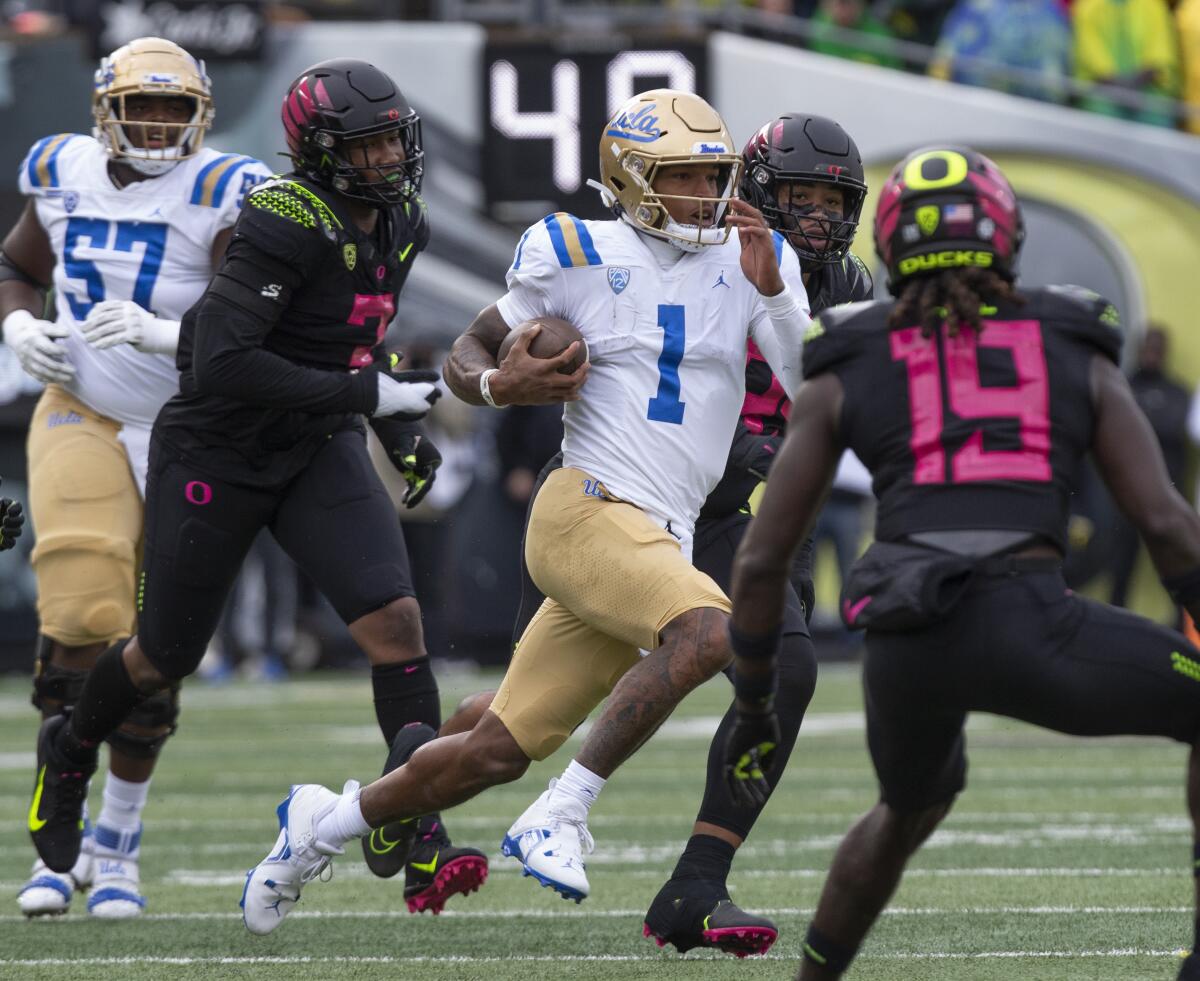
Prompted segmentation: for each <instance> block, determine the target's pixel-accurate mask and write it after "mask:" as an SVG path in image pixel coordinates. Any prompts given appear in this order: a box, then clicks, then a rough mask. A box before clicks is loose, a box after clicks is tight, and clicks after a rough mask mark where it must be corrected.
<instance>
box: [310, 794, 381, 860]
mask: <svg viewBox="0 0 1200 981" xmlns="http://www.w3.org/2000/svg"><path fill="white" fill-rule="evenodd" d="M361 795H362V788H356V789H355V790H354V791H353V792H352V793H348V794H347V793H343V794H342V795H341V796H340V797H339V798H338V802H337V804H335V805H334V808H333V810H332V811H330V812H329V813H328V814H326V815H325V816H324V817H323V818H321V819H320V820H319V821H318V822H317V827H316V832H317V838H318V839H319V840H320V841H323V842H325V844H327V845H336V846H338V847H339V848H340V847H341V846H342V845H344V844H345V843H346V842H348V841H350V840H351V839H352V838H362V837H363V836H364V835H369V834H370V833H371V826H370V825H369V824H367V820H366V818H364V817H363V815H362V806H361V805H360V804H359V802H358V799H359V797H360V796H361Z"/></svg>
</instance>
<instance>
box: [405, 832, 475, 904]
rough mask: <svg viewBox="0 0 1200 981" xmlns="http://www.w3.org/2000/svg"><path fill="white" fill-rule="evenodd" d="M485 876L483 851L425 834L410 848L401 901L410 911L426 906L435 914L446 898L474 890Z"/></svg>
mask: <svg viewBox="0 0 1200 981" xmlns="http://www.w3.org/2000/svg"><path fill="white" fill-rule="evenodd" d="M487 877H488V860H487V856H486V855H484V854H483V852H481V851H478V850H477V849H474V848H458V847H457V846H455V845H452V844H450V841H449V839H443V840H441V841H439V840H438V839H437V838H436V837H427V838H426V839H425V840H423V841H421V842H419V843H418V844H417V845H416V846H415V847H414V848H413V850H412V854H411V855H410V856H409V859H408V864H407V865H406V866H405V868H404V901H405V903H406V904H407V905H408V911H409V912H410V913H424V912H425V911H426V910H429V912H431V913H433V914H434V916H436V915H437V914H438V913H440V912H441V911H442V909H443V908H444V907H445V905H446V900H447V899H449V898H450V897H451V896H458V895H463V896H465V895H467V894H469V893H473V892H476V891H477V890H478V889H479V887H480V886H482V885H483V884H484V883H485V882H487Z"/></svg>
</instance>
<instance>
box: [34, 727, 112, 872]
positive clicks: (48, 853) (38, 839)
mask: <svg viewBox="0 0 1200 981" xmlns="http://www.w3.org/2000/svg"><path fill="white" fill-rule="evenodd" d="M66 724H67V716H65V715H55V716H51V717H50V718H49V719H47V720H46V721H45V722H43V723H42V728H41V730H40V731H39V732H38V742H37V778H36V779H35V781H34V784H33V800H32V801H31V802H30V804H29V835H30V837H31V838H33V846H34V847H35V848H36V849H37V852H38V855H40V856H41V859H42V861H43V862H45V863H46V865H47V867H49V869H50V870H51V871H52V872H58V873H63V874H65V873H69V872H70V871H71V869H72V868H74V867H75V863H76V861H78V860H79V849H80V845H81V844H82V842H83V805H84V801H86V800H87V791H88V781H89V780H90V779H91V777H92V774H93V773H95V772H96V761H95V759H93V760H92V762H91V763H90V764H86V765H80V764H79V763H76V762H73V761H72V760H69V759H67V757H66V756H65V755H64V754H63V753H62V752H60V751H59V749H58V747H57V746H56V745H55V739H56V737H57V736H58V733H59V731H60V730H61V729H62V727H63V726H65V725H66Z"/></svg>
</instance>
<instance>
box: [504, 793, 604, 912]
mask: <svg viewBox="0 0 1200 981" xmlns="http://www.w3.org/2000/svg"><path fill="white" fill-rule="evenodd" d="M555 783H556V781H554V780H551V781H550V789H549V790H547V791H545V793H543V794H542V795H541V796H540V797H539V798H538V799H537V800H535V801H534V802H533V803H532V804H530V805H529V807H528V808H527V809H526V811H525V813H524V814H522V815H521V816H520V817H519V818H517V820H516V822H515V823H514V824H513V826H512V827H511V828H509V829H508V834H506V835H505V836H504V840H503V841H502V842H501V843H500V851H501V852H502V853H503V854H505V855H507V856H509V857H510V858H515V859H517V860H518V861H520V863H521V865H522V866H523V867H524V872H523V874H524V875H527V876H533V878H535V879H536V880H537V881H538V882H540V883H541V884H542V885H543V886H549V887H550V888H551V889H553V890H554V891H555V892H557V893H558V894H559V895H560V896H562V897H563V899H573V900H575V902H576V903H581V902H583V900H584V899H586V898H587V895H588V892H589V887H588V880H587V865H586V864H585V863H584V861H583V856H584V855H590V854H591V852H592V850H593V849H594V848H595V847H596V844H595V842H594V841H593V840H592V836H591V833H590V832H589V831H588V829H587V820H586V817H585V816H584V815H580V814H577V813H574V812H573V811H568V810H567V809H565V808H560V807H557V806H553V807H552V806H551V805H550V795H551V793H553V791H554V785H555Z"/></svg>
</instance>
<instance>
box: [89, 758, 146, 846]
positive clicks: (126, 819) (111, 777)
mask: <svg viewBox="0 0 1200 981" xmlns="http://www.w3.org/2000/svg"><path fill="white" fill-rule="evenodd" d="M149 794H150V781H149V780H145V781H143V782H142V783H133V782H131V781H129V780H122V779H121V778H120V777H118V776H117V775H116V774H115V773H113V772H112V771H111V770H110V771H109V773H108V778H107V779H106V780H105V781H104V806H103V807H102V808H101V809H100V817H99V818H98V819H97V820H96V830H95V832H94V834H95V836H96V845H97V846H98V847H100V848H107V849H111V850H113V851H118V852H121V853H123V854H126V855H131V856H135V855H137V852H138V848H139V845H140V843H141V842H140V839H141V834H140V832H141V830H142V809H143V808H144V807H145V806H146V798H147V797H148V796H149Z"/></svg>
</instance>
